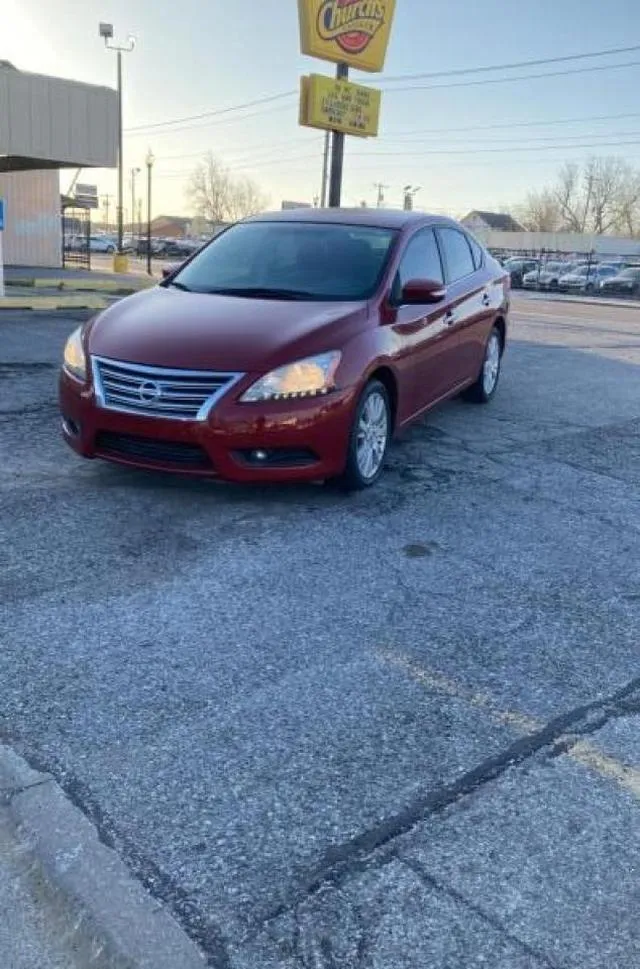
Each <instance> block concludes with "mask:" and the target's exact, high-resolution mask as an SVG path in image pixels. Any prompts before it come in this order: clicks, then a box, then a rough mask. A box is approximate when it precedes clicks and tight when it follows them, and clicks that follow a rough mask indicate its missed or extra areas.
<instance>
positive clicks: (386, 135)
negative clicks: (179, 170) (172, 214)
mask: <svg viewBox="0 0 640 969" xmlns="http://www.w3.org/2000/svg"><path fill="white" fill-rule="evenodd" d="M627 118H640V112H627V113H623V114H600V115H598V114H596V115H586V116H585V115H583V116H582V117H579V118H552V119H550V120H548V121H505V122H500V123H496V124H488V125H466V126H462V127H456V128H410V129H407V130H402V131H389V132H382V133H381V135H380V141H382V142H383V143H384V144H394V143H398V144H402V145H404V144H419V143H420V142H422V141H423V140H424V139H422V138H416V139H414V138H410V137H407V136H412V135H432V134H433V135H440V134H449V133H451V134H458V133H461V134H462V133H465V132H471V131H497V130H505V129H507V130H508V129H511V128H533V127H543V128H544V127H547V126H551V125H565V124H583V123H586V122H593V121H607V122H609V121H620V120H624V119H627ZM637 133H638V132H635V131H630V132H624V131H618V132H615V133H614V132H606V133H605V132H603V133H602V134H601V135H598V134H588V135H586V137H587V138H612V137H615V138H618V137H625V136H626V135H635V134H637ZM309 134H310V132H304V133H303V132H301V133H300V134H299V135H297V136H292V137H291V138H286V139H284V140H283V141H276V142H273V143H272V146H271V147H272V149H273V150H274V151H277V150H279V149H280V148H282V147H285V146H290V145H297V144H300V145H302V144H303V143H309V139H308V137H307V136H308V135H309ZM314 136H316V137H319V133H317V132H315V133H314ZM548 137H550V136H549V135H545V136H543V137H542V138H540V139H537V140H538V141H540V140H542V141H544V140H546V139H547V138H548ZM561 137H563V138H564V137H566V138H567V139H575V138H578V139H579V138H584V137H585V135H584V134H578V135H566V136H564V135H563V136H561ZM396 139H399V140H398V142H396ZM530 140H532V141H535V140H536V139H530ZM450 143H455V142H450ZM494 143H498V144H499V143H500V142H494ZM511 143H512V142H511V140H509V144H511ZM263 147H264V143H262V144H259V145H251V146H249V147H246V148H239V149H238V151H237V152H236V151H234V152H232V155H234V156H235V155H245V154H248V153H251V152H253V151H260V149H261V148H263ZM210 150H211V145H207V146H205V147H203V148H201V149H200V150H198V151H192V152H182V153H180V154H177V155H159V156H158V158H157V162H158V164H164V163H165V162H168V161H179V160H181V159H183V158H202V157H203V156H205V155H206V154H207V152H209V151H210Z"/></svg>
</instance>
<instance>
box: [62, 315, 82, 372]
mask: <svg viewBox="0 0 640 969" xmlns="http://www.w3.org/2000/svg"><path fill="white" fill-rule="evenodd" d="M64 367H65V370H68V371H69V373H70V374H73V376H74V377H78V378H79V379H80V380H84V378H85V377H86V376H87V359H86V357H85V354H84V347H83V346H82V327H81V326H79V327H78V329H77V330H74V331H73V333H72V334H71V336H70V337H69V339H68V340H67V342H66V345H65V348H64Z"/></svg>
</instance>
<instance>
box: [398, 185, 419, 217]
mask: <svg viewBox="0 0 640 969" xmlns="http://www.w3.org/2000/svg"><path fill="white" fill-rule="evenodd" d="M420 188H421V186H420V185H405V187H404V188H403V189H402V192H403V195H404V203H403V206H404V209H405V211H406V212H411V211H412V210H413V199H414V197H415V196H416V195H417V194H418V192H419V191H420Z"/></svg>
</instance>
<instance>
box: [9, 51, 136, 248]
mask: <svg viewBox="0 0 640 969" xmlns="http://www.w3.org/2000/svg"><path fill="white" fill-rule="evenodd" d="M117 126H118V99H117V94H116V92H115V91H113V90H111V89H110V88H106V87H98V86H95V85H92V84H81V83H78V82H76V81H68V80H64V79H62V78H57V77H46V76H44V75H41V74H29V73H26V72H24V71H19V70H17V69H16V68H15V67H13V65H12V64H9V63H8V62H7V61H0V198H4V199H5V210H6V226H5V232H4V238H3V243H4V245H3V249H4V259H5V262H6V263H7V264H9V265H11V264H14V265H30V266H59V265H60V262H61V254H62V239H61V217H60V183H59V170H60V169H61V168H114V167H115V165H116V159H117V145H118V127H117Z"/></svg>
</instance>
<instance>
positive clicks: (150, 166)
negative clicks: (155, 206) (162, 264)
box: [145, 149, 156, 276]
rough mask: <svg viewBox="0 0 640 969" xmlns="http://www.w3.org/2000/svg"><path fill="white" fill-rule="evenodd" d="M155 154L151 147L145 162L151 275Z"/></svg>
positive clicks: (148, 268)
mask: <svg viewBox="0 0 640 969" xmlns="http://www.w3.org/2000/svg"><path fill="white" fill-rule="evenodd" d="M155 160H156V159H155V156H154V154H153V152H152V151H151V149H149V151H148V152H147V157H146V158H145V162H146V165H147V272H148V274H149V275H150V276H151V275H152V273H151V172H152V169H153V163H154V161H155Z"/></svg>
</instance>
